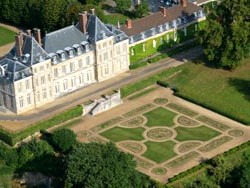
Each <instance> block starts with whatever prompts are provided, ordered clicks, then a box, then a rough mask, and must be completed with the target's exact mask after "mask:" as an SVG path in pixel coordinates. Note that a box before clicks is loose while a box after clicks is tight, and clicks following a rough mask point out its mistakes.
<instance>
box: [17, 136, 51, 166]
mask: <svg viewBox="0 0 250 188" xmlns="http://www.w3.org/2000/svg"><path fill="white" fill-rule="evenodd" d="M53 152H54V150H53V148H52V147H51V146H50V145H49V144H48V143H47V142H46V141H43V140H41V141H37V140H32V141H30V142H28V143H25V144H23V145H22V146H20V147H19V148H18V154H19V165H20V166H22V165H23V164H25V163H27V162H29V161H31V160H33V159H35V158H39V157H42V156H45V155H49V154H53Z"/></svg>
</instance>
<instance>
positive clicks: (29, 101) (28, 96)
mask: <svg viewBox="0 0 250 188" xmlns="http://www.w3.org/2000/svg"><path fill="white" fill-rule="evenodd" d="M27 103H28V104H31V99H30V94H28V95H27Z"/></svg>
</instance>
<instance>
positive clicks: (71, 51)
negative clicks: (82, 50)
mask: <svg viewBox="0 0 250 188" xmlns="http://www.w3.org/2000/svg"><path fill="white" fill-rule="evenodd" d="M69 57H70V58H71V57H74V52H73V50H70V51H69Z"/></svg>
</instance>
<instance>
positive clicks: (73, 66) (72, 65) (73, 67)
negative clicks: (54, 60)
mask: <svg viewBox="0 0 250 188" xmlns="http://www.w3.org/2000/svg"><path fill="white" fill-rule="evenodd" d="M74 71H75V63H74V62H70V72H74Z"/></svg>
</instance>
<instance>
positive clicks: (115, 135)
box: [100, 127, 144, 142]
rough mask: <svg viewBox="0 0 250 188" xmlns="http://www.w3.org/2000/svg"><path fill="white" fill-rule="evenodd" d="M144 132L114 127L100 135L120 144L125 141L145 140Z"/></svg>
mask: <svg viewBox="0 0 250 188" xmlns="http://www.w3.org/2000/svg"><path fill="white" fill-rule="evenodd" d="M143 132H144V129H143V128H134V129H132V128H121V127H114V128H112V129H109V130H107V131H104V132H102V133H100V135H101V136H103V137H105V138H107V139H109V140H111V141H113V142H119V141H123V140H143V139H144V137H143V136H142V133H143Z"/></svg>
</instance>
